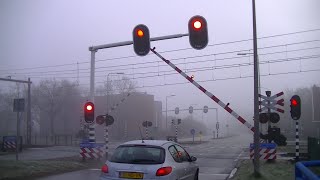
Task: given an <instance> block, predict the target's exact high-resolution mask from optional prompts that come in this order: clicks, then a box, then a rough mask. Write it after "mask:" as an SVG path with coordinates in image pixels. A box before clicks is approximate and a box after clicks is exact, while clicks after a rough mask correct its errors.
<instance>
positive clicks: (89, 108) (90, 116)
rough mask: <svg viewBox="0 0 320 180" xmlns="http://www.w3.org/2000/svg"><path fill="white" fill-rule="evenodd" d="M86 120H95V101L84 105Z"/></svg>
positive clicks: (89, 121)
mask: <svg viewBox="0 0 320 180" xmlns="http://www.w3.org/2000/svg"><path fill="white" fill-rule="evenodd" d="M84 120H85V121H86V122H87V123H92V122H93V121H94V104H93V102H86V104H85V105H84Z"/></svg>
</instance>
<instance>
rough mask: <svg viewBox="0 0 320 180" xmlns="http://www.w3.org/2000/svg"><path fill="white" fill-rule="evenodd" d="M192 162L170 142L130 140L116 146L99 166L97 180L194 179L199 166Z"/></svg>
mask: <svg viewBox="0 0 320 180" xmlns="http://www.w3.org/2000/svg"><path fill="white" fill-rule="evenodd" d="M196 160H197V158H196V157H193V156H189V154H188V153H187V151H186V150H185V149H184V148H183V147H182V146H181V145H179V144H177V143H175V142H172V141H162V140H143V141H142V140H135V141H130V142H126V143H124V144H122V145H120V146H119V147H117V149H116V150H115V151H114V153H113V155H112V156H111V158H110V159H109V160H107V161H106V163H105V164H104V165H103V166H102V168H101V176H100V180H109V179H149V180H152V179H153V180H154V179H168V180H177V179H179V180H180V179H181V180H197V179H198V176H199V166H198V165H197V164H196V162H195V161H196Z"/></svg>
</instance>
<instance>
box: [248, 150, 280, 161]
mask: <svg viewBox="0 0 320 180" xmlns="http://www.w3.org/2000/svg"><path fill="white" fill-rule="evenodd" d="M276 153H277V150H276V149H267V148H263V149H260V150H259V155H260V159H272V160H274V159H277V154H276ZM250 159H254V149H250Z"/></svg>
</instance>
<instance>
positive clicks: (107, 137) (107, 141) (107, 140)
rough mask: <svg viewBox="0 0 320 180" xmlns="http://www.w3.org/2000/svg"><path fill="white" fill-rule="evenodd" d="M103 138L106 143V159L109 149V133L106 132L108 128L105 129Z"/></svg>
mask: <svg viewBox="0 0 320 180" xmlns="http://www.w3.org/2000/svg"><path fill="white" fill-rule="evenodd" d="M104 138H105V143H106V145H105V146H106V159H108V153H109V148H108V143H109V132H108V126H106V127H105V132H104Z"/></svg>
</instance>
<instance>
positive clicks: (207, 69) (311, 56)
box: [32, 54, 320, 81]
mask: <svg viewBox="0 0 320 180" xmlns="http://www.w3.org/2000/svg"><path fill="white" fill-rule="evenodd" d="M314 58H320V54H314V55H308V56H299V57H292V58H278V59H273V60H268V61H260V63H259V64H261V65H263V64H273V63H279V62H290V61H298V60H299V61H301V60H308V59H314ZM251 65H253V63H234V64H228V65H221V66H215V67H214V69H215V70H218V69H228V68H237V67H243V66H251ZM212 70H213V67H200V68H192V69H185V71H188V72H203V71H212ZM162 73H163V74H162ZM139 74H141V75H144V74H155V75H147V76H140V77H133V78H128V80H135V79H145V78H151V77H160V76H167V75H174V74H176V72H175V71H172V70H166V71H158V72H140V73H138V72H136V73H132V74H125V75H127V76H131V77H132V76H133V75H139ZM79 77H81V78H85V77H90V76H79ZM95 77H105V75H102V76H99V75H96V76H95ZM32 78H43V76H38V77H37V76H32ZM58 78H78V77H76V76H75V77H58ZM119 81H121V80H119Z"/></svg>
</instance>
